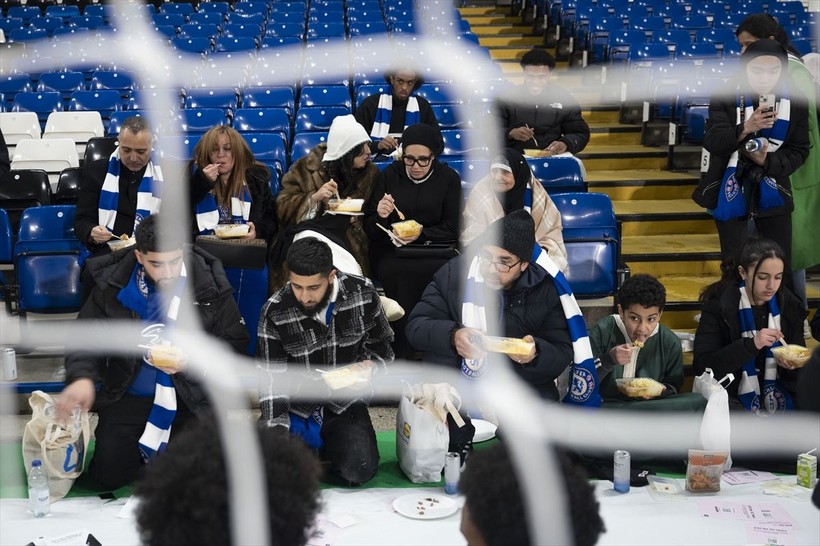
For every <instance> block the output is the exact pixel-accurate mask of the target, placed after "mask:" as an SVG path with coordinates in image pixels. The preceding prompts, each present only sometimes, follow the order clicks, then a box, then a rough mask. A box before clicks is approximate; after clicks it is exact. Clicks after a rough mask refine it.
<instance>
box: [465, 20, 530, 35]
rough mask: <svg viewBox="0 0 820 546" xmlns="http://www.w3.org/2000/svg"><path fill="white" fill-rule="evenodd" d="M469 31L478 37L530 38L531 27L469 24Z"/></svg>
mask: <svg viewBox="0 0 820 546" xmlns="http://www.w3.org/2000/svg"><path fill="white" fill-rule="evenodd" d="M470 30H471V31H472V32H473V34H475V35H476V36H478V37H479V38H480V37H481V36H515V37H519V36H530V35H532V26H531V25H479V24H473V23H472V22H471V23H470Z"/></svg>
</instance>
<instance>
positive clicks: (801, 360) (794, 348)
mask: <svg viewBox="0 0 820 546" xmlns="http://www.w3.org/2000/svg"><path fill="white" fill-rule="evenodd" d="M772 354H773V355H774V356H775V357H778V358H781V359H783V360H785V361H786V362H788V363H789V364H791V365H792V366H794V367H795V368H802V367H803V366H805V365H806V362H808V361H809V359H810V358H811V349H808V348H806V347H803V346H802V345H786V346H785V347H775V348H773V349H772Z"/></svg>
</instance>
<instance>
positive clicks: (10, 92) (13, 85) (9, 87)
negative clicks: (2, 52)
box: [0, 72, 32, 106]
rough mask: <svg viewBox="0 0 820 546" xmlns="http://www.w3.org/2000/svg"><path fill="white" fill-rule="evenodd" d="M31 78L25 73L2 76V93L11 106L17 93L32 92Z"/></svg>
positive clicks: (0, 77)
mask: <svg viewBox="0 0 820 546" xmlns="http://www.w3.org/2000/svg"><path fill="white" fill-rule="evenodd" d="M31 91H32V87H31V76H30V75H29V74H23V73H19V72H17V73H13V74H3V75H2V76H0V93H2V94H3V96H4V97H5V99H6V103H7V104H8V105H9V106H11V104H12V103H13V102H14V97H15V96H16V95H17V93H26V92H31Z"/></svg>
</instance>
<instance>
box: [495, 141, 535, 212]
mask: <svg viewBox="0 0 820 546" xmlns="http://www.w3.org/2000/svg"><path fill="white" fill-rule="evenodd" d="M491 165H507V166H509V169H510V170H511V171H512V175H513V178H514V179H515V185H514V186H513V187H512V188H511V189H510V190H509V191H506V192H503V193H497V194H496V195H497V196H498V200H499V201H500V202H501V206H502V207H503V209H504V214H509V213H511V212H512V211H514V210H518V209H520V208H524V193H525V192H526V190H527V184H528V183H529V181H530V179H531V178H532V171H531V170H530V166H529V164H528V163H527V160H526V159H524V156H523V155H521V152H519V151H518V150H515V149H513V148H506V149H505V150H504V151H503V152H502V153H501V154H500V155H497V156H495V157H494V158H493V160H492V163H491Z"/></svg>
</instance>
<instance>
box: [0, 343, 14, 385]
mask: <svg viewBox="0 0 820 546" xmlns="http://www.w3.org/2000/svg"><path fill="white" fill-rule="evenodd" d="M0 357H2V360H3V381H15V380H16V379H17V353H15V352H14V349H12V348H11V347H3V348H2V349H0Z"/></svg>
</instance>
